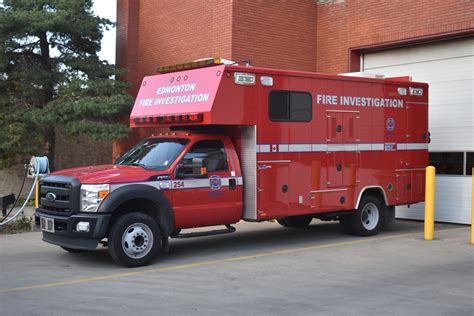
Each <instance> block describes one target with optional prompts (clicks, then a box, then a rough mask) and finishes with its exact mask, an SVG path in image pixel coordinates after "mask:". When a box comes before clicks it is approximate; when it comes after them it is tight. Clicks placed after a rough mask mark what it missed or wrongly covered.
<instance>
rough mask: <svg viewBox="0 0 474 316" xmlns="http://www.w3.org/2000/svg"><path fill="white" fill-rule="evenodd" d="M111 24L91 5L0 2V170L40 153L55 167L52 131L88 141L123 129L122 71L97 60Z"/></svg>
mask: <svg viewBox="0 0 474 316" xmlns="http://www.w3.org/2000/svg"><path fill="white" fill-rule="evenodd" d="M112 25H113V23H112V22H111V21H110V20H107V19H103V18H99V17H97V16H95V15H94V14H93V12H92V0H29V1H27V0H17V1H15V0H5V1H4V4H3V7H2V6H1V5H0V45H1V49H0V168H2V167H8V166H10V165H11V164H13V163H14V162H15V161H17V160H18V158H26V157H28V156H29V155H32V154H35V155H41V154H47V156H48V158H49V159H50V162H51V163H52V165H53V168H54V161H53V157H54V150H55V127H56V126H57V125H61V126H64V132H65V133H66V134H67V135H70V136H79V135H86V136H88V137H89V138H90V139H92V140H94V141H103V140H112V139H119V138H122V137H125V136H127V135H128V132H129V129H128V127H127V126H126V125H124V124H122V123H121V122H120V121H119V118H120V117H121V116H123V115H124V114H125V113H127V112H128V111H129V110H130V107H131V105H132V99H131V96H130V95H128V94H127V93H126V89H127V88H128V84H126V83H124V82H122V81H119V80H117V77H118V76H122V75H124V71H123V70H122V71H119V70H117V69H115V67H114V65H110V64H108V63H107V62H106V61H102V60H100V59H99V58H98V56H97V53H98V51H100V47H101V46H100V42H101V39H102V31H103V30H104V29H107V28H109V27H111V26H112Z"/></svg>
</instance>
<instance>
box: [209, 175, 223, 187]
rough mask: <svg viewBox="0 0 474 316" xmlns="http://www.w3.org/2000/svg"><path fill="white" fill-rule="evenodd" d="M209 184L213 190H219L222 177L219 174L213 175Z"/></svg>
mask: <svg viewBox="0 0 474 316" xmlns="http://www.w3.org/2000/svg"><path fill="white" fill-rule="evenodd" d="M209 186H210V187H211V189H213V190H219V189H220V188H221V187H222V179H221V177H219V176H211V177H210V178H209Z"/></svg>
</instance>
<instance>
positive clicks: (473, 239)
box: [471, 168, 474, 245]
mask: <svg viewBox="0 0 474 316" xmlns="http://www.w3.org/2000/svg"><path fill="white" fill-rule="evenodd" d="M471 178H472V187H471V190H472V194H471V244H473V245H474V168H472V173H471Z"/></svg>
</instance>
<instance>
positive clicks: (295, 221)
mask: <svg viewBox="0 0 474 316" xmlns="http://www.w3.org/2000/svg"><path fill="white" fill-rule="evenodd" d="M312 220H313V218H312V217H311V216H307V215H298V216H290V217H284V218H281V219H279V220H277V222H278V224H280V225H281V226H284V227H290V228H305V227H308V225H309V224H310V223H311V221H312Z"/></svg>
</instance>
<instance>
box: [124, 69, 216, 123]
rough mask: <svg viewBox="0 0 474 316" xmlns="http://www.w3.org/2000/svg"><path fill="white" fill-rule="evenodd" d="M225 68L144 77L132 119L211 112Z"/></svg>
mask: <svg viewBox="0 0 474 316" xmlns="http://www.w3.org/2000/svg"><path fill="white" fill-rule="evenodd" d="M224 67H225V66H224V65H222V66H215V67H206V68H201V69H194V70H187V71H181V72H173V73H166V74H161V75H156V76H148V77H145V78H144V79H143V81H142V84H141V87H140V91H139V92H138V95H137V98H136V100H135V105H134V106H133V110H132V113H131V115H130V119H131V120H133V119H135V118H142V117H150V116H167V115H175V114H178V115H179V114H189V113H204V112H209V111H211V109H212V104H213V102H214V98H215V96H216V93H217V88H218V87H219V83H220V80H221V78H222V75H223V70H224Z"/></svg>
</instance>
